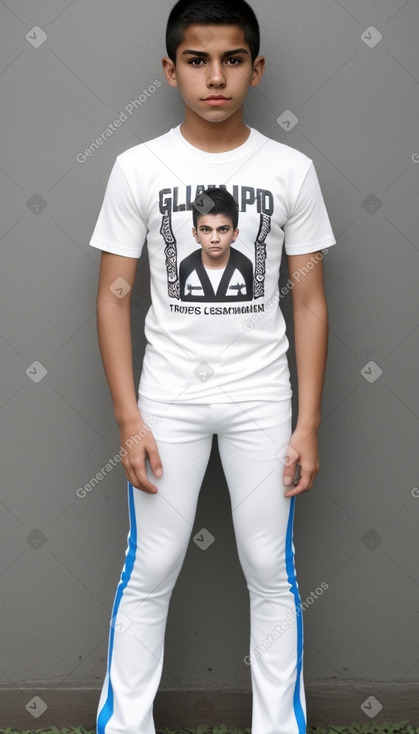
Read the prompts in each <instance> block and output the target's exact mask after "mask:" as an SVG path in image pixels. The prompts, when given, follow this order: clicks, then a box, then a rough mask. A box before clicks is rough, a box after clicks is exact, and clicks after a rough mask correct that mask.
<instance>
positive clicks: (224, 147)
mask: <svg viewBox="0 0 419 734" xmlns="http://www.w3.org/2000/svg"><path fill="white" fill-rule="evenodd" d="M180 130H181V133H182V135H183V137H184V138H185V140H187V141H188V143H190V144H191V145H193V146H195V148H199V149H200V150H204V151H206V152H207V153H224V152H226V151H228V150H233V149H234V148H238V147H239V146H240V145H243V143H245V142H246V140H247V139H248V137H249V135H250V128H249V127H248V126H247V125H246V124H245V123H244V121H243V114H242V110H237V113H236V114H234V115H232V116H231V117H229V118H228V120H223V121H222V122H210V121H208V120H203V119H202V117H199V115H196V114H195V113H194V112H193V110H190V109H189V108H186V111H185V120H184V122H183V123H182V124H181V126H180Z"/></svg>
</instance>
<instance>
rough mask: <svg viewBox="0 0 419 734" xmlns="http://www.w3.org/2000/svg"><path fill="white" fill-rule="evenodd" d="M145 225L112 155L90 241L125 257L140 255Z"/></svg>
mask: <svg viewBox="0 0 419 734" xmlns="http://www.w3.org/2000/svg"><path fill="white" fill-rule="evenodd" d="M146 235H147V225H146V222H145V219H144V217H143V216H142V214H141V211H140V210H139V207H138V206H137V204H136V202H135V200H134V196H133V193H132V190H131V188H130V186H129V182H128V180H127V177H126V176H125V173H124V171H123V170H122V167H121V164H120V162H119V161H118V159H116V161H115V164H114V166H113V168H112V171H111V174H110V176H109V180H108V184H107V187H106V191H105V196H104V199H103V203H102V207H101V210H100V212H99V217H98V219H97V222H96V226H95V229H94V231H93V234H92V237H91V240H90V243H89V244H90V245H91V246H92V247H97V248H98V249H99V250H105V252H111V253H113V254H115V255H124V256H125V257H136V258H138V257H140V255H141V252H142V249H143V246H144V241H145V238H146Z"/></svg>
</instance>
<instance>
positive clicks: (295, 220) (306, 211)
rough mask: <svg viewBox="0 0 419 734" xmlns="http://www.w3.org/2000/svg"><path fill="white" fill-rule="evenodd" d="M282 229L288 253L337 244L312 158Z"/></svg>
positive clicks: (303, 253)
mask: <svg viewBox="0 0 419 734" xmlns="http://www.w3.org/2000/svg"><path fill="white" fill-rule="evenodd" d="M284 233H285V241H284V247H285V252H286V253H287V255H305V254H306V253H309V252H315V251H316V250H324V249H325V248H327V247H331V245H334V244H336V240H335V238H334V236H333V231H332V227H331V225H330V221H329V216H328V214H327V210H326V206H325V203H324V200H323V196H322V192H321V189H320V184H319V180H318V178H317V173H316V170H315V168H314V165H313V162H310V166H309V168H308V171H307V174H306V176H305V177H304V180H303V183H302V184H301V188H300V190H299V192H298V196H297V198H296V201H295V206H294V209H293V211H292V213H291V215H290V217H289V219H288V221H287V223H286V225H285V226H284Z"/></svg>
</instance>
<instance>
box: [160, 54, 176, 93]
mask: <svg viewBox="0 0 419 734" xmlns="http://www.w3.org/2000/svg"><path fill="white" fill-rule="evenodd" d="M161 63H162V67H163V72H164V76H165V77H166V81H167V83H168V84H169V85H170V86H171V87H177V78H176V66H175V62H174V61H172V59H169V57H168V56H163V58H162V60H161Z"/></svg>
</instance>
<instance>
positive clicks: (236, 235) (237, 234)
mask: <svg viewBox="0 0 419 734" xmlns="http://www.w3.org/2000/svg"><path fill="white" fill-rule="evenodd" d="M238 236H239V230H238V229H237V227H236V229H235V230H234V232H233V237H234V240H233V239H232V240H231V241H232V242H235V241H236V239H237V237H238Z"/></svg>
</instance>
